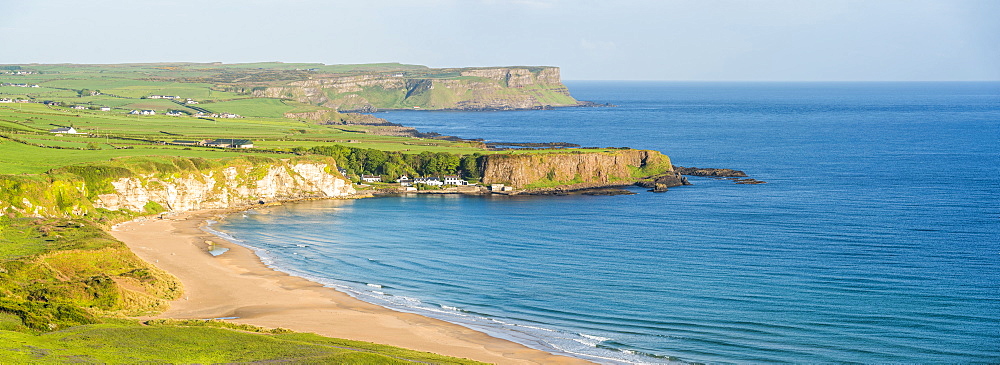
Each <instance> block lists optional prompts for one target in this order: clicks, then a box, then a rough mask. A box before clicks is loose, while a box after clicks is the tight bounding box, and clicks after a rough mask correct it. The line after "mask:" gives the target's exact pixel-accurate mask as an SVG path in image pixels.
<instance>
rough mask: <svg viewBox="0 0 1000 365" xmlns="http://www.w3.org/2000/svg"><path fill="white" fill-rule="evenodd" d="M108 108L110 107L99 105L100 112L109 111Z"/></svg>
mask: <svg viewBox="0 0 1000 365" xmlns="http://www.w3.org/2000/svg"><path fill="white" fill-rule="evenodd" d="M110 110H111V107H108V106H102V107H101V111H102V112H106V111H110Z"/></svg>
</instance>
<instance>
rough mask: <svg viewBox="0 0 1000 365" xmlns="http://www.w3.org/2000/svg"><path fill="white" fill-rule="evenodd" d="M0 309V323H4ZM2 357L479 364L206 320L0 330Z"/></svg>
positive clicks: (72, 360) (85, 360) (75, 360)
mask: <svg viewBox="0 0 1000 365" xmlns="http://www.w3.org/2000/svg"><path fill="white" fill-rule="evenodd" d="M3 320H4V319H3V317H2V315H0V325H2V323H3ZM0 358H3V359H4V360H0V362H3V363H112V364H135V363H175V364H177V363H181V364H207V363H266V362H278V363H295V364H419V363H423V364H481V363H479V362H475V361H471V360H464V359H457V358H451V357H446V356H440V355H435V354H431V353H426V352H419V351H412V350H405V349H401V348H395V347H390V346H383V345H376V344H372V343H366V342H360V341H349V340H340V339H332V338H325V337H321V336H317V335H313V334H304V333H284V334H261V333H251V332H244V331H238V330H233V329H226V328H216V327H209V326H204V325H202V326H190V325H178V324H154V325H140V324H138V323H117V324H95V325H85V326H79V327H74V328H69V329H66V330H62V331H57V332H50V333H46V334H42V335H32V334H27V333H19V332H12V331H3V330H0Z"/></svg>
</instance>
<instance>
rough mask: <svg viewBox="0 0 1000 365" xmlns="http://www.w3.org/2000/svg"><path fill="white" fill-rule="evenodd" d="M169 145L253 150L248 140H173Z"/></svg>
mask: <svg viewBox="0 0 1000 365" xmlns="http://www.w3.org/2000/svg"><path fill="white" fill-rule="evenodd" d="M170 143H171V144H179V145H188V146H206V147H223V148H253V141H251V140H249V139H231V138H219V139H214V140H213V139H205V140H200V141H186V140H180V139H177V140H173V141H171V142H170Z"/></svg>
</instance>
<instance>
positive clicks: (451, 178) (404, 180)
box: [361, 175, 474, 186]
mask: <svg viewBox="0 0 1000 365" xmlns="http://www.w3.org/2000/svg"><path fill="white" fill-rule="evenodd" d="M361 181H364V182H382V177H381V176H378V175H361ZM396 182H398V183H399V185H400V186H414V185H416V184H424V185H429V186H444V185H454V186H465V185H474V184H470V183H469V182H468V181H465V180H462V178H460V177H458V176H457V175H445V176H443V177H440V178H439V177H433V176H432V177H417V178H410V177H409V176H406V175H403V176H400V177H399V178H398V179H396Z"/></svg>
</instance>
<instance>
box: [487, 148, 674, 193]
mask: <svg viewBox="0 0 1000 365" xmlns="http://www.w3.org/2000/svg"><path fill="white" fill-rule="evenodd" d="M484 157H485V158H484V161H483V164H482V165H483V166H482V170H483V178H482V181H483V183H484V184H506V185H510V186H514V187H517V188H522V189H566V190H571V189H585V188H593V187H605V186H625V185H632V184H634V183H636V182H639V181H640V180H643V179H648V178H653V177H656V176H676V173H674V170H673V166H672V165H671V163H670V158H669V157H667V156H665V155H663V154H661V153H660V152H657V151H648V150H629V149H623V150H611V151H595V152H581V151H572V152H565V153H544V154H541V153H540V154H510V155H507V154H497V155H488V156H484ZM677 185H680V184H679V183H678V184H676V185H674V186H677Z"/></svg>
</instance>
